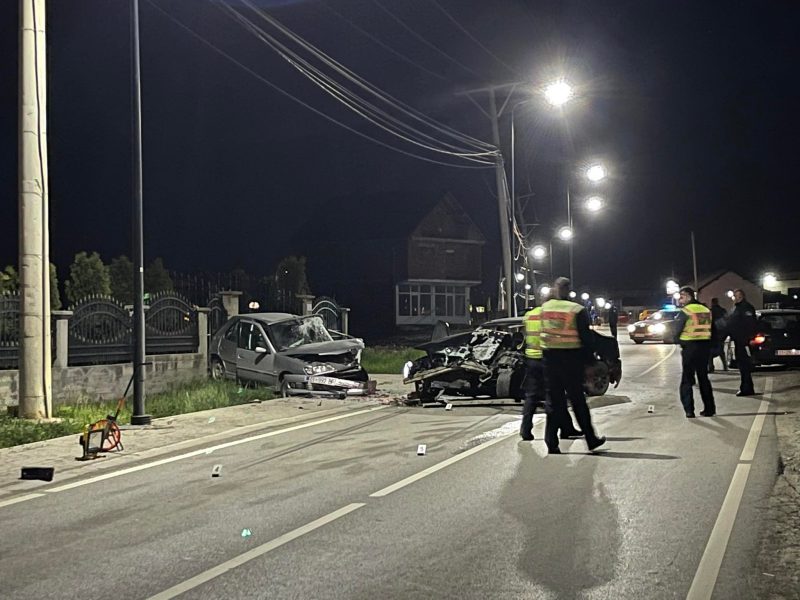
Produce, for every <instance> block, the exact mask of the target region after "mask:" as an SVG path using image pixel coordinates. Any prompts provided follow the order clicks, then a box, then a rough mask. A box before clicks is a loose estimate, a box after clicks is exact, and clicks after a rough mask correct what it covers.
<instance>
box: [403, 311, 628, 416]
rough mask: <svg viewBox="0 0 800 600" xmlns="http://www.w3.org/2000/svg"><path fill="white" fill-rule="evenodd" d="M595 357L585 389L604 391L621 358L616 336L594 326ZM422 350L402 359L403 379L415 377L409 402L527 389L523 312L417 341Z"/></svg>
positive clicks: (617, 374) (618, 373)
mask: <svg viewBox="0 0 800 600" xmlns="http://www.w3.org/2000/svg"><path fill="white" fill-rule="evenodd" d="M592 335H594V338H595V346H596V350H597V352H596V355H595V362H594V364H593V365H590V366H589V367H587V369H586V380H585V382H584V389H585V391H586V393H587V395H589V396H602V395H603V394H605V393H606V391H607V390H608V387H609V385H610V384H612V383H613V384H619V381H620V379H621V377H622V363H621V361H620V359H619V346H618V345H617V340H615V339H613V338H611V337H609V336H606V335H602V334H600V333H597V332H596V331H594V332H592ZM417 348H418V349H419V350H424V351H425V352H426V356H424V357H422V358H419V359H417V360H415V361H409V362H407V363H406V365H405V367H404V369H403V382H404V383H407V384H410V383H413V384H414V387H415V391H414V392H412V393H411V394H409V400H410V401H411V402H421V403H425V402H435V401H437V400H438V398H439V397H440V396H441V395H444V394H447V395H461V396H469V397H478V396H489V397H492V398H513V399H515V400H517V401H521V400H522V398H523V396H524V389H525V387H524V386H525V338H524V322H523V318H522V317H509V318H505V319H496V320H494V321H488V322H486V323H484V324H483V325H481V326H479V327H478V328H477V329H475V330H474V331H466V332H463V333H458V334H455V335H451V336H448V337H445V338H442V339H439V340H434V341H431V342H427V343H425V344H421V345H419V346H417Z"/></svg>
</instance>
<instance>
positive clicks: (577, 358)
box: [541, 277, 606, 454]
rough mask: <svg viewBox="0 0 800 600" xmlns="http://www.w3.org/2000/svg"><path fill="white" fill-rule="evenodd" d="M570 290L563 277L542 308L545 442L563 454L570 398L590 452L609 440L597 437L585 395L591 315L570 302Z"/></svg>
mask: <svg viewBox="0 0 800 600" xmlns="http://www.w3.org/2000/svg"><path fill="white" fill-rule="evenodd" d="M569 291H570V282H569V279H567V278H566V277H559V278H558V279H556V282H555V284H554V285H553V293H552V297H551V299H550V300H548V301H547V302H545V303H544V304H543V305H542V334H541V343H542V351H543V352H542V354H543V356H544V377H545V386H546V389H547V400H546V403H545V410H546V412H547V424H546V426H545V434H544V441H545V444H547V450H548V453H549V454H561V450H559V448H558V436H557V435H556V434H557V430H558V426H559V414H563V413H562V411H566V406H567V405H566V402H567V398H569V401H570V404H572V410H573V411H575V417H576V418H577V420H578V425H579V426H580V427H581V429H582V430H583V435H584V437H585V438H586V444H587V445H588V446H589V450H590V451H593V450H595V449H596V448H598V447H600V446H602V445H603V444H604V443H605V441H606V438H605V437H598V436H597V434H595V431H594V427H593V426H592V417H591V415H590V414H589V407H588V406H587V405H586V396H585V395H584V393H583V380H584V367H585V365H586V363H587V362H589V361H590V360H591V358H592V332H591V330H590V329H589V313H588V312H587V311H586V309H585V308H583V307H582V306H581V305H580V304H576V303H575V302H570V301H569V300H568V299H567V298H569Z"/></svg>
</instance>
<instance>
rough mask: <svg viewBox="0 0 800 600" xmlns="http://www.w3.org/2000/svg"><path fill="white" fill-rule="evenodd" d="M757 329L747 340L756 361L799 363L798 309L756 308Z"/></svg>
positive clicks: (799, 324)
mask: <svg viewBox="0 0 800 600" xmlns="http://www.w3.org/2000/svg"><path fill="white" fill-rule="evenodd" d="M756 316H757V318H758V327H757V333H756V334H755V335H754V336H753V339H752V340H750V355H751V356H752V357H753V363H754V364H755V365H773V364H785V365H800V310H789V309H770V310H759V311H756Z"/></svg>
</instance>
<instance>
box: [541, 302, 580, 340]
mask: <svg viewBox="0 0 800 600" xmlns="http://www.w3.org/2000/svg"><path fill="white" fill-rule="evenodd" d="M582 310H583V307H582V306H581V305H580V304H576V303H575V302H570V301H568V300H548V301H547V302H545V303H544V304H543V305H542V336H541V337H542V349H543V350H572V349H575V348H580V347H581V338H580V336H579V335H578V313H579V312H581V311H582Z"/></svg>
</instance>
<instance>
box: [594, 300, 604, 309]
mask: <svg viewBox="0 0 800 600" xmlns="http://www.w3.org/2000/svg"><path fill="white" fill-rule="evenodd" d="M595 302H596V303H597V308H603V307H604V306H605V305H606V299H605V298H597V300H595Z"/></svg>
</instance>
